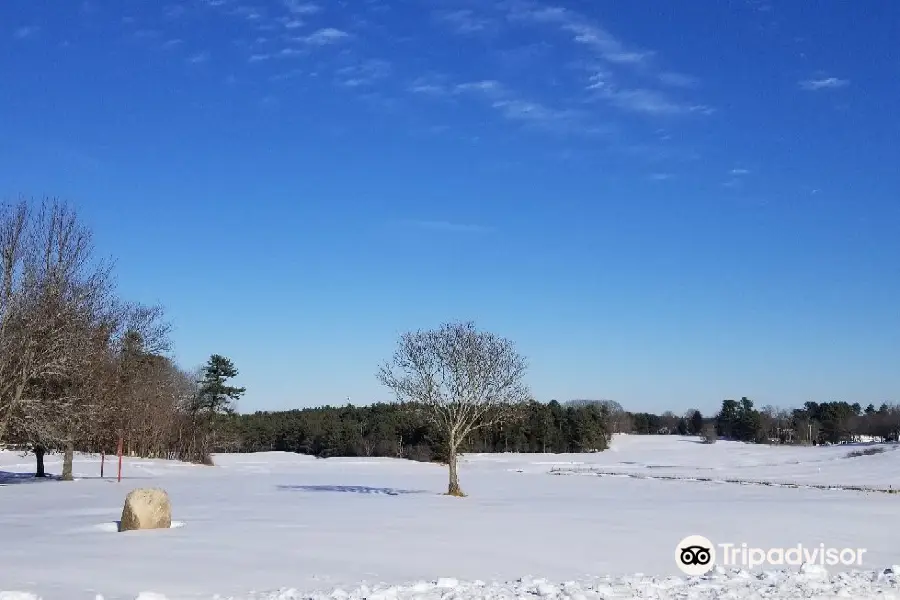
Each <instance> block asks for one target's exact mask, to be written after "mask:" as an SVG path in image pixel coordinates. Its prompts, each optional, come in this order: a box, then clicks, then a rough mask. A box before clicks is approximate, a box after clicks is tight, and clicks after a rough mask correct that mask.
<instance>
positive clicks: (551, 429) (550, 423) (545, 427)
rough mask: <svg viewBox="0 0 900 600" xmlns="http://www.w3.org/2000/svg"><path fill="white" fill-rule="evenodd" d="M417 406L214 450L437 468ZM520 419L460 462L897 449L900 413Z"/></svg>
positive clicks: (323, 414) (836, 406) (558, 407)
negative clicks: (727, 442) (515, 456)
mask: <svg viewBox="0 0 900 600" xmlns="http://www.w3.org/2000/svg"><path fill="white" fill-rule="evenodd" d="M428 414H429V413H428V412H427V411H426V410H425V409H424V407H422V406H420V405H417V404H415V403H407V404H386V403H385V404H373V405H370V406H352V405H347V406H340V407H333V406H323V407H317V408H306V409H297V410H289V411H278V412H256V413H253V414H243V415H232V416H229V417H224V418H225V419H226V422H225V423H223V424H222V425H223V426H222V428H221V437H220V438H219V440H218V444H217V449H218V450H219V451H222V452H262V451H273V450H274V451H285V452H297V453H301V454H308V455H313V456H318V457H323V458H324V457H329V456H382V457H401V458H409V459H413V460H420V461H439V460H442V459H443V458H444V456H445V440H444V439H443V436H442V435H441V432H440V430H439V429H438V428H437V427H435V426H434V425H433V424H432V423H431V421H430V420H429V418H428ZM519 417H520V418H519V419H516V420H514V421H511V422H508V423H504V424H499V425H495V426H492V427H488V428H485V429H481V430H478V431H476V432H474V433H473V434H472V436H471V438H470V439H469V440H468V443H467V444H466V447H465V449H464V451H465V452H528V453H535V452H547V453H564V452H592V451H602V450H605V449H606V448H607V447H608V446H609V440H610V436H611V435H612V434H614V433H631V434H638V435H668V434H680V435H700V434H701V432H702V431H703V430H704V427H706V428H710V429H711V428H713V427H714V428H715V432H716V433H717V434H718V436H719V437H721V438H723V439H733V440H739V441H746V442H755V443H805V444H809V443H840V442H846V441H853V440H856V439H860V437H861V436H870V437H873V438H877V439H883V440H896V439H897V434H898V431H900V409H898V408H897V407H895V406H889V405H887V404H884V405H882V406H880V407H878V408H876V407H874V406H872V405H869V406H868V407H866V408H863V407H861V406H860V405H859V404H848V403H846V402H825V403H821V404H819V403H815V402H807V403H806V404H805V405H804V406H803V408H798V409H793V410H783V409H781V410H779V409H776V408H773V407H771V406H766V407H763V408H761V409H756V408H755V407H754V405H753V402H752V400H750V399H748V398H741V400H724V401H723V402H722V407H721V410H720V411H719V412H718V413H717V414H716V415H714V416H712V417H709V418H704V417H703V415H702V414H701V413H700V411H698V410H696V409H691V410H689V411H687V412H686V413H684V414H683V415H680V416H679V415H676V414H675V413H673V412H671V411H668V412H664V413H662V414H654V413H647V412H638V413H632V412H628V411H626V410H624V409H623V408H622V406H621V405H619V404H618V403H617V402H612V401H599V400H598V401H594V400H575V401H571V402H566V403H560V402H557V401H555V400H553V401H551V402H548V403H539V402H531V403H528V404H524V405H522V406H521V407H520V411H519Z"/></svg>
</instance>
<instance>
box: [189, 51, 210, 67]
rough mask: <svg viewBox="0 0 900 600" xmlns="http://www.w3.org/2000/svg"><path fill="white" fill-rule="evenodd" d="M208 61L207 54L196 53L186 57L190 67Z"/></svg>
mask: <svg viewBox="0 0 900 600" xmlns="http://www.w3.org/2000/svg"><path fill="white" fill-rule="evenodd" d="M208 60H209V52H197V53H195V54H192V55H191V56H189V57H188V59H187V61H188V62H189V63H190V64H192V65H199V64H202V63H205V62H207V61H208Z"/></svg>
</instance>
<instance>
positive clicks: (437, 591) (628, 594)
mask: <svg viewBox="0 0 900 600" xmlns="http://www.w3.org/2000/svg"><path fill="white" fill-rule="evenodd" d="M895 569H896V566H895V567H892V568H887V569H883V570H881V571H868V572H863V571H855V572H844V573H839V574H837V575H834V576H829V574H828V573H827V571H825V570H824V569H823V568H822V567H820V566H817V565H811V566H810V567H809V568H803V567H801V569H800V570H799V571H795V572H789V571H767V572H762V573H750V572H747V571H742V570H731V571H726V570H724V569H722V568H721V567H716V568H715V569H714V570H713V571H712V572H711V573H710V574H709V575H707V576H704V577H698V578H682V577H666V578H657V577H646V576H642V575H635V576H630V577H620V578H609V577H606V578H596V579H591V580H581V581H566V582H552V581H549V580H547V579H532V578H523V579H519V580H518V581H512V582H506V583H499V582H495V583H485V582H482V581H471V582H469V581H458V580H457V579H453V578H442V579H438V580H437V581H432V582H417V583H413V584H408V585H392V586H388V585H380V586H372V587H369V586H360V587H356V588H353V589H342V588H337V589H333V590H329V591H321V592H306V591H300V590H296V589H290V588H286V589H281V590H276V591H270V592H259V593H252V594H250V595H247V596H242V597H229V599H228V600H413V599H415V600H447V599H448V598H453V599H457V600H476V599H485V600H488V599H494V600H503V599H507V598H508V599H510V600H512V599H518V598H524V597H528V598H548V599H557V600H591V599H601V598H602V599H612V598H622V599H624V598H648V599H650V598H656V599H659V600H670V599H671V600H674V599H676V598H677V599H681V600H716V599H719V598H731V599H735V600H737V599H749V598H771V599H773V600H790V599H791V598H834V597H843V598H857V599H864V598H880V599H883V600H892V599H900V585H898V582H897V580H896V579H895V576H894V571H895ZM102 598H103V597H102V596H101V595H98V596H97V600H102ZM209 598H211V599H214V600H222V596H220V595H210V596H209ZM0 600H39V598H38V597H37V596H34V595H32V594H28V593H23V592H0ZM134 600H169V599H168V597H167V596H165V595H163V594H157V593H154V592H142V593H140V594H138V595H137V596H136V597H134Z"/></svg>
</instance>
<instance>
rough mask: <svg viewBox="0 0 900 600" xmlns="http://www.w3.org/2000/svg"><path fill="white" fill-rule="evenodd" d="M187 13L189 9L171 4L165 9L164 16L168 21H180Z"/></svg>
mask: <svg viewBox="0 0 900 600" xmlns="http://www.w3.org/2000/svg"><path fill="white" fill-rule="evenodd" d="M186 12H187V9H186V8H185V7H184V6H182V5H181V4H170V5H168V6H166V7H165V8H163V15H165V17H166V18H167V19H178V18H180V17H183V16H184V14H185V13H186Z"/></svg>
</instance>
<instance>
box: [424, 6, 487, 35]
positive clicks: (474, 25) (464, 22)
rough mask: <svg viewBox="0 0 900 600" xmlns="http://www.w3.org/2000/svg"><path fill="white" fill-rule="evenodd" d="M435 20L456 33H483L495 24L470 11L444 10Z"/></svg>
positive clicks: (437, 13)
mask: <svg viewBox="0 0 900 600" xmlns="http://www.w3.org/2000/svg"><path fill="white" fill-rule="evenodd" d="M435 18H437V19H438V20H439V21H441V22H443V23H445V24H446V25H448V26H449V27H450V28H451V29H453V30H454V31H455V32H456V33H462V34H466V33H481V32H484V31H486V30H488V29H489V28H491V27H492V26H493V22H492V21H491V20H489V19H486V18H485V17H483V16H480V15H477V14H475V12H474V11H472V10H470V9H467V8H466V9H460V10H442V11H438V12H436V13H435Z"/></svg>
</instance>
